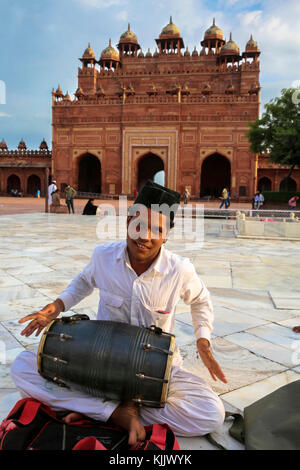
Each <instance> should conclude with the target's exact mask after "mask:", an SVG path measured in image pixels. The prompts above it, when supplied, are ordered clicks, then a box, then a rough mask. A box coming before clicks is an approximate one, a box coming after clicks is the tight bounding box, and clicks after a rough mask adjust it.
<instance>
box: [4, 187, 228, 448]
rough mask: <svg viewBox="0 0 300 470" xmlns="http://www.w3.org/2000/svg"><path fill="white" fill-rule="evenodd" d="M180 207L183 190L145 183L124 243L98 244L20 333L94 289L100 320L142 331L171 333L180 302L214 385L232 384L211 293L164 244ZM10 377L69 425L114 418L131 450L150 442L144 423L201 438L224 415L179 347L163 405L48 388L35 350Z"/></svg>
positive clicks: (33, 329)
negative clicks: (219, 357) (217, 350)
mask: <svg viewBox="0 0 300 470" xmlns="http://www.w3.org/2000/svg"><path fill="white" fill-rule="evenodd" d="M179 204H180V194H179V193H177V192H176V191H172V190H170V189H168V188H165V187H163V186H160V185H158V184H156V183H153V182H152V181H148V182H147V183H146V185H145V186H144V187H143V189H142V190H141V191H140V193H139V195H138V197H137V199H136V201H135V204H134V205H133V206H132V207H131V208H129V212H128V218H127V237H126V240H125V241H121V242H113V243H105V244H103V245H99V246H97V247H96V248H95V250H94V252H93V254H92V257H91V260H90V263H89V264H88V265H87V266H86V267H85V268H84V270H83V271H82V272H81V273H80V274H79V275H78V276H76V277H75V279H74V280H73V281H72V282H71V284H70V285H69V286H68V287H67V288H66V289H65V290H64V291H63V292H62V293H61V294H60V295H59V297H58V298H57V299H56V300H55V301H54V302H52V303H50V304H48V305H46V306H45V307H44V308H43V309H42V310H40V311H39V312H36V313H34V314H31V315H27V316H26V317H24V318H22V319H21V320H20V321H19V323H24V322H27V321H30V323H29V324H28V325H27V326H26V328H25V329H24V330H23V331H22V333H21V334H22V335H24V336H26V337H28V336H30V335H31V334H32V333H34V332H36V336H37V335H39V334H40V333H41V331H42V330H43V328H44V327H45V326H47V325H48V324H49V323H50V322H51V321H52V320H53V319H55V318H57V317H58V315H59V314H60V313H61V312H65V311H68V310H70V309H72V307H73V306H75V305H76V304H77V303H78V302H80V301H81V300H82V299H83V298H84V297H86V296H88V295H90V294H91V292H92V291H93V289H94V288H98V289H99V293H100V301H99V306H98V314H97V319H98V320H110V321H121V322H125V323H129V324H132V325H137V326H141V327H149V326H150V325H153V324H154V325H156V326H158V327H160V328H161V329H162V330H163V331H166V332H168V333H172V332H173V331H174V320H175V310H176V305H177V303H178V302H179V301H180V299H182V300H183V301H184V302H185V303H186V304H187V305H190V307H191V315H192V318H193V325H194V334H195V338H196V344H195V346H196V348H197V351H198V354H199V356H200V357H201V359H202V361H203V363H204V365H205V367H207V369H208V371H209V373H210V375H211V377H212V378H213V380H215V381H216V380H217V379H219V380H221V381H222V382H224V383H227V379H226V377H225V375H224V373H223V372H222V370H221V367H220V365H219V364H218V363H217V361H216V360H215V359H214V357H213V354H212V350H211V332H212V329H213V326H212V325H213V307H212V303H211V299H210V294H209V292H208V290H207V288H206V287H205V285H204V284H203V282H202V281H201V280H200V278H199V277H198V275H197V273H196V271H195V268H194V266H193V265H192V263H191V262H190V260H189V259H188V258H183V257H181V256H179V255H175V254H174V253H172V252H170V251H169V250H167V249H166V248H165V247H164V244H165V242H166V241H167V237H168V234H169V231H170V230H171V228H172V227H173V225H174V220H173V219H174V215H175V212H176V210H177V208H178V206H179ZM137 207H138V209H137ZM172 208H173V209H172ZM136 235H137V237H136ZM111 305H115V306H117V305H118V307H117V308H112V307H111ZM11 373H12V377H13V380H14V382H15V384H16V386H17V387H18V389H19V390H20V391H21V393H22V394H25V395H26V396H31V397H33V398H36V399H38V400H40V401H42V402H44V403H46V404H48V406H50V407H52V408H53V409H56V410H60V411H62V410H64V411H67V412H68V414H67V416H66V417H65V418H64V420H65V422H66V423H67V424H69V423H71V422H72V421H74V420H76V419H78V418H79V417H81V416H82V415H85V416H88V417H90V418H93V419H96V420H98V421H108V420H110V421H111V422H112V423H114V424H116V425H119V426H121V427H123V428H124V429H126V430H127V431H128V433H129V441H128V442H129V445H134V444H135V443H136V442H137V441H139V440H143V439H144V438H145V430H144V426H145V425H148V424H153V423H166V424H168V425H169V426H170V427H171V429H172V430H173V431H174V433H175V434H177V435H178V436H201V435H205V434H207V433H210V432H212V431H213V430H215V429H216V428H217V427H218V426H220V425H221V424H222V423H223V421H224V417H225V413H224V406H223V403H222V401H221V400H220V398H219V397H218V395H217V394H216V393H215V392H214V391H213V390H212V389H211V388H210V387H209V385H208V384H207V383H206V382H205V381H204V380H203V379H202V378H201V377H200V376H198V375H195V374H192V373H191V372H188V371H187V370H185V369H184V368H183V367H182V357H181V355H180V352H179V350H178V348H177V349H176V351H175V353H174V358H173V362H172V369H171V377H170V384H169V392H168V397H167V402H166V405H165V406H164V408H151V407H143V406H142V407H141V408H138V407H137V406H136V405H135V404H134V403H133V402H126V403H122V402H121V403H119V402H117V401H110V400H106V401H102V400H101V399H100V398H96V397H93V396H91V395H88V394H85V393H81V392H77V391H74V390H70V389H63V388H61V387H59V386H58V385H56V384H51V387H49V383H48V382H47V381H46V380H45V379H44V378H43V377H41V376H40V375H39V374H38V371H37V365H36V352H34V351H24V352H22V353H21V354H20V355H19V356H18V357H17V358H16V359H15V361H14V363H13V364H12V368H11Z"/></svg>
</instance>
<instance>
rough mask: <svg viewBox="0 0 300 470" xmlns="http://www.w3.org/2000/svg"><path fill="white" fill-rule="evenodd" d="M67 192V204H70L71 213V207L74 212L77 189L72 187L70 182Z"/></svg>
mask: <svg viewBox="0 0 300 470" xmlns="http://www.w3.org/2000/svg"><path fill="white" fill-rule="evenodd" d="M65 194H66V204H67V206H68V211H69V214H71V209H72V212H73V214H74V201H73V200H74V197H75V196H76V191H75V189H74V188H72V186H70V185H69V184H68V185H67V187H66V189H65Z"/></svg>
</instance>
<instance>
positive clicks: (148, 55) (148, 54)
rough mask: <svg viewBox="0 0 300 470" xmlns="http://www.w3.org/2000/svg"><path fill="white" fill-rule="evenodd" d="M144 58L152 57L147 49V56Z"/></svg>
mask: <svg viewBox="0 0 300 470" xmlns="http://www.w3.org/2000/svg"><path fill="white" fill-rule="evenodd" d="M146 57H152V54H151V52H150V49H148V52H147V54H146Z"/></svg>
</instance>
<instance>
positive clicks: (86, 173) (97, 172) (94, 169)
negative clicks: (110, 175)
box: [78, 153, 102, 194]
mask: <svg viewBox="0 0 300 470" xmlns="http://www.w3.org/2000/svg"><path fill="white" fill-rule="evenodd" d="M101 189H102V188H101V163H100V161H99V159H98V158H97V157H95V156H94V155H92V154H90V153H87V154H86V155H84V156H83V157H82V158H81V159H80V162H79V169H78V191H82V192H85V193H97V194H100V193H101V192H102V191H101Z"/></svg>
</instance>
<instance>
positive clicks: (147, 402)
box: [132, 398, 165, 407]
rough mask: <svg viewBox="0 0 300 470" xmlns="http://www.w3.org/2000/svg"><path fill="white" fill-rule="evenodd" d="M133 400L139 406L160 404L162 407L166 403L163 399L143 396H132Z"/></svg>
mask: <svg viewBox="0 0 300 470" xmlns="http://www.w3.org/2000/svg"><path fill="white" fill-rule="evenodd" d="M132 401H133V402H134V403H137V405H138V406H143V405H145V406H151V407H153V406H154V407H157V405H159V406H160V407H163V406H164V405H165V403H164V402H163V401H153V400H143V398H132Z"/></svg>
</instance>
